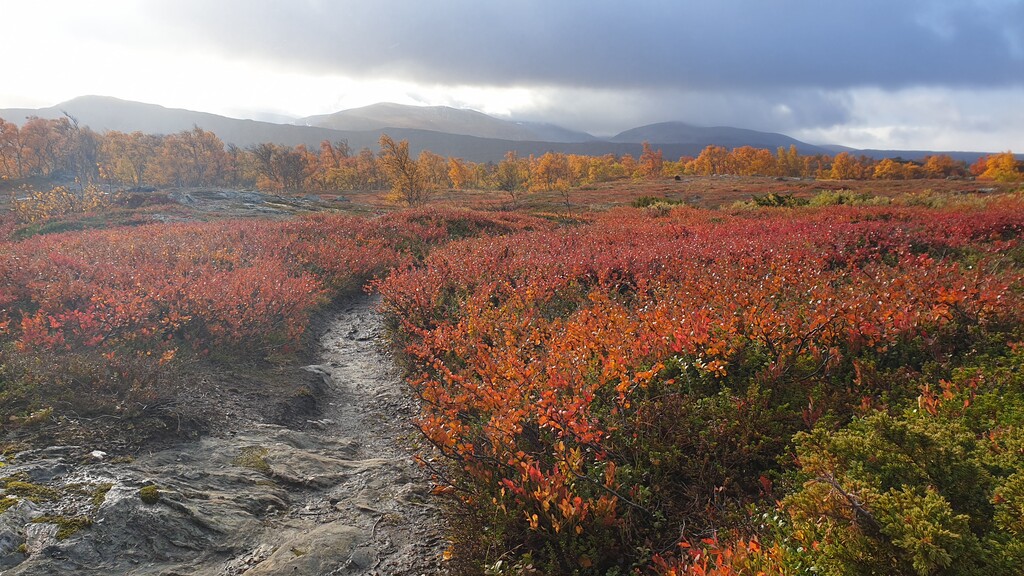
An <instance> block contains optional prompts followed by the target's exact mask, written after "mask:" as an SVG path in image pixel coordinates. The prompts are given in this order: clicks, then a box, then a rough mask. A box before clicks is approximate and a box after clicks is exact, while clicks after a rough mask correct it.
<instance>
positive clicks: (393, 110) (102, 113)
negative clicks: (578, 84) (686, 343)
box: [0, 96, 983, 162]
mask: <svg viewBox="0 0 1024 576" xmlns="http://www.w3.org/2000/svg"><path fill="white" fill-rule="evenodd" d="M65 113H67V114H69V115H71V116H72V117H74V118H75V119H77V120H78V121H79V122H80V123H81V124H82V125H84V126H88V127H90V128H92V129H93V130H96V131H98V132H103V131H107V130H117V131H120V132H135V131H140V132H145V133H150V134H170V133H174V132H180V131H183V130H190V129H191V128H193V127H194V126H198V127H200V128H203V129H204V130H209V131H211V132H214V133H215V134H217V136H219V137H220V139H221V140H223V141H224V142H225V143H226V144H234V145H236V146H239V147H242V148H245V147H248V146H252V145H254V144H259V143H262V142H273V143H275V144H281V145H285V146H297V145H299V144H304V145H306V146H310V147H315V146H318V145H319V144H320V142H323V141H324V140H328V141H331V142H337V141H342V140H344V141H346V142H348V144H349V146H350V147H351V148H352V149H353V150H360V149H362V148H370V149H376V148H377V142H378V140H379V139H380V135H381V133H383V132H386V133H388V134H389V135H390V136H392V137H393V138H395V139H397V140H408V141H409V146H410V150H411V151H412V152H413V153H414V154H418V153H419V152H420V151H422V150H430V151H432V152H435V153H437V154H440V155H442V156H454V157H460V158H464V159H466V160H470V161H473V162H497V161H499V160H501V158H502V157H503V156H504V155H505V153H506V152H508V151H510V150H512V151H515V152H517V153H518V154H519V155H520V156H529V155H531V154H532V155H542V154H544V153H546V152H563V153H569V154H583V155H590V156H600V155H604V154H616V155H622V154H631V155H633V156H637V155H639V154H640V151H641V146H640V144H641V143H642V142H644V141H647V142H650V143H652V144H656V148H658V149H660V150H661V151H662V152H663V153H664V157H665V158H668V159H675V158H679V157H681V156H696V155H697V154H699V153H700V151H701V150H702V149H704V148H705V147H706V146H708V145H711V144H714V145H718V146H724V147H726V148H737V147H740V146H753V147H756V148H768V149H771V150H774V149H775V148H777V147H779V146H783V147H789V146H790V145H795V146H796V147H797V150H799V151H800V152H801V153H802V154H835V153H836V151H837V150H840V149H842V150H845V151H849V152H850V153H852V154H866V155H868V156H871V157H873V158H878V159H880V158H887V157H902V158H905V159H920V158H921V157H923V156H925V155H927V154H929V152H927V151H899V150H855V149H852V148H846V147H841V148H840V147H835V146H815V145H812V144H808V143H806V142H801V141H800V140H796V139H794V138H791V137H789V136H786V135H784V134H777V133H772V132H760V131H757V130H749V129H744V128H734V127H728V126H717V127H701V126H694V125H691V124H686V123H683V122H662V123H657V124H649V125H646V126H640V127H637V128H633V129H630V130H626V131H624V132H621V133H619V134H617V135H616V136H614V137H612V138H610V139H607V140H602V139H598V138H595V137H594V136H592V135H590V134H587V133H584V132H575V131H572V130H568V129H566V128H562V127H560V126H557V125H554V124H540V123H531V122H514V121H509V120H502V119H499V118H494V117H492V116H488V115H486V114H483V113H481V112H476V111H473V110H458V109H455V108H449V107H445V106H430V107H418V106H404V105H399V104H387V103H382V104H374V105H371V106H366V107H363V108H356V109H351V110H343V111H340V112H336V113H334V114H328V115H322V116H310V117H307V118H304V119H302V120H299V121H298V123H297V124H277V123H273V122H260V121H256V120H245V119H238V118H229V117H226V116H220V115H217V114H210V113H206V112H196V111H192V110H184V109H179V108H166V107H164V106H159V105H156V104H145V103H141V102H133V101H129V100H121V99H118V98H112V97H107V96H82V97H79V98H74V99H72V100H68V101H67V102H63V103H60V104H57V105H55V106H50V107H47V108H38V109H27V108H9V109H0V118H3V119H4V120H7V121H9V122H15V123H19V124H20V123H23V122H24V121H25V119H26V118H29V117H31V116H38V117H40V118H48V119H53V118H60V117H61V116H63V115H64V114H65ZM949 154H950V155H951V156H953V157H954V158H957V159H961V160H966V161H967V162H973V161H974V160H976V159H977V158H978V157H979V156H982V155H983V153H981V152H950V153H949Z"/></svg>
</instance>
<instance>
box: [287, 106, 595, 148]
mask: <svg viewBox="0 0 1024 576" xmlns="http://www.w3.org/2000/svg"><path fill="white" fill-rule="evenodd" d="M296 124H298V125H301V126H317V127H320V128H331V129H333V130H382V129H387V128H410V129H416V130H431V131H434V132H444V133H447V134H460V135H463V136H476V137H479V138H497V139H499V140H537V141H545V142H587V141H592V140H595V138H594V137H593V136H591V135H590V134H586V133H584V132H574V131H572V130H568V129H566V128H562V127H560V126H555V125H554V124H540V123H530V122H513V121H510V120H502V119H500V118H495V117H493V116H488V115H487V114H484V113H482V112H477V111H476V110H459V109H457V108H450V107H448V106H407V105H404V104H393V103H390V102H382V103H379V104H371V105H370V106H364V107H362V108H352V109H349V110H342V111H340V112H335V113H334V114H324V115H319V116H309V117H307V118H302V119H300V120H298V121H296Z"/></svg>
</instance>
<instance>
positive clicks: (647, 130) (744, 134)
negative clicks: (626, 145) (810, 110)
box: [611, 122, 828, 154]
mask: <svg viewBox="0 0 1024 576" xmlns="http://www.w3.org/2000/svg"><path fill="white" fill-rule="evenodd" d="M611 141H612V142H632V143H639V142H644V141H647V142H650V143H652V144H661V143H673V144H690V145H693V146H695V147H697V148H698V149H701V148H704V147H705V146H708V145H711V144H714V145H717V146H725V147H726V148H737V147H739V146H753V147H755V148H768V149H769V150H774V149H775V148H778V147H779V146H782V147H785V148H788V147H789V146H790V145H795V146H796V147H797V150H799V151H800V153H801V154H826V153H828V151H827V150H825V149H824V148H822V147H820V146H814V145H812V144H808V143H806V142H801V141H799V140H797V139H795V138H790V137H789V136H786V135H785V134H776V133H774V132H758V131H757V130H747V129H744V128H732V127H729V126H714V127H704V126H694V125H692V124H687V123H685V122H659V123H657V124H648V125H646V126H640V127H638V128H633V129H630V130H626V131H625V132H621V133H619V134H617V135H615V136H613V137H612V138H611Z"/></svg>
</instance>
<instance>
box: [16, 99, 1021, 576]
mask: <svg viewBox="0 0 1024 576" xmlns="http://www.w3.org/2000/svg"><path fill="white" fill-rule="evenodd" d="M0 134H2V141H0V170H2V171H3V172H2V175H3V177H4V178H6V179H7V180H8V181H9V182H8V184H10V185H11V186H10V190H12V192H11V194H10V198H9V199H8V201H7V204H6V205H5V208H6V210H5V211H4V213H3V216H2V223H0V233H2V234H3V236H2V238H3V239H2V241H0V416H2V420H0V427H2V429H3V430H4V432H5V434H13V433H15V432H17V433H18V435H19V437H27V436H26V435H27V434H28V433H29V432H31V430H32V427H33V426H36V425H38V423H39V422H40V421H41V420H46V421H48V422H58V423H59V422H67V421H72V420H74V419H79V418H86V417H98V416H101V415H112V416H116V417H117V418H119V419H122V421H131V420H132V419H136V418H143V417H160V414H161V412H160V410H162V409H164V408H165V407H166V406H167V405H168V403H172V402H175V401H177V402H180V401H181V399H180V397H177V396H175V394H176V392H177V391H178V390H179V389H180V387H181V384H180V381H179V376H180V374H182V371H183V370H185V369H188V370H191V371H195V370H199V369H203V367H219V369H224V367H230V366H232V365H235V364H238V363H250V364H252V363H256V364H260V363H273V362H286V361H288V354H290V353H291V352H293V351H295V350H297V349H299V348H301V347H302V346H305V345H308V342H307V341H306V340H304V339H303V334H304V333H306V332H308V330H309V325H310V319H311V317H312V316H313V315H314V314H315V313H316V311H318V310H322V309H323V308H324V307H326V306H328V305H329V304H330V303H331V302H332V301H335V300H337V299H339V298H341V297H343V296H344V295H346V294H349V293H351V292H352V291H353V290H358V289H360V288H362V287H366V288H367V289H370V290H374V291H377V292H379V294H380V295H381V298H382V300H381V311H382V313H383V314H384V315H385V317H386V318H387V321H388V323H389V326H390V329H391V338H392V340H393V342H394V344H395V346H396V348H397V350H399V351H400V352H401V357H400V361H401V362H402V364H403V366H404V368H405V370H406V373H407V376H408V383H409V387H410V390H411V393H413V394H415V395H416V397H418V399H419V401H420V405H421V410H420V413H419V415H418V417H417V419H416V425H417V426H418V427H419V429H420V430H421V431H422V438H421V442H422V444H423V446H422V450H421V456H422V462H423V465H424V466H425V467H427V469H428V470H429V471H430V473H431V474H433V476H434V479H435V481H436V485H437V488H436V490H435V492H436V497H437V498H439V499H441V500H442V501H443V502H444V503H445V504H446V510H447V513H448V518H449V526H450V528H449V530H450V534H449V537H450V549H449V552H448V553H447V554H446V557H449V559H448V562H447V563H448V566H449V569H450V571H451V572H452V573H455V574H508V575H512V574H516V575H519V574H523V575H532V574H556V575H557V574H565V575H569V574H594V575H598V574H600V575H614V574H623V575H624V574H659V575H676V576H678V575H683V574H689V575H711V574H715V575H733V574H750V575H756V574H836V575H839V574H920V575H922V576H923V575H930V574H979V575H980V574H986V575H987V574H1007V575H1009V574H1018V573H1019V570H1020V566H1021V565H1022V564H1024V521H1022V518H1024V376H1022V374H1024V370H1022V369H1024V301H1022V298H1024V285H1022V279H1024V244H1022V233H1024V198H1022V197H1021V188H1020V185H1019V184H1015V182H1020V181H1021V180H1022V178H1024V175H1022V170H1021V166H1020V163H1019V162H1017V160H1016V159H1015V157H1014V156H1013V155H1012V154H1010V153H1003V154H994V155H990V156H987V157H985V158H983V159H981V160H979V162H977V163H975V164H974V165H972V166H966V165H964V164H962V163H959V162H956V161H954V160H952V159H951V158H949V157H948V156H942V155H935V156H931V157H929V158H928V159H926V160H925V161H924V162H920V163H918V162H908V161H899V160H892V159H890V160H882V161H877V162H876V161H874V160H870V159H867V158H858V157H853V156H851V155H849V154H838V155H836V156H835V157H831V158H829V157H819V156H801V155H800V154H798V153H797V152H796V150H795V149H790V150H776V151H768V150H756V149H753V148H738V149H735V150H726V149H724V148H719V147H714V146H712V147H708V148H707V149H705V150H704V151H703V152H702V153H701V154H700V155H699V156H698V157H696V158H690V159H685V158H684V159H679V160H678V161H669V160H664V159H663V158H661V154H660V153H659V152H657V151H655V150H654V149H653V148H652V147H651V146H645V147H644V151H643V154H642V155H641V156H640V157H639V158H637V159H633V158H630V157H628V156H625V157H598V158H591V157H582V156H575V155H566V154H558V153H550V154H545V155H543V156H540V157H531V158H519V157H517V156H515V155H514V154H509V155H507V156H506V157H505V158H504V159H503V160H502V161H501V162H498V163H494V164H473V163H469V162H464V161H461V160H459V159H455V158H447V159H446V158H443V157H440V156H438V155H435V154H430V153H428V152H424V153H421V154H419V155H418V157H416V158H412V157H411V156H410V153H409V145H408V143H407V142H394V141H393V140H391V139H390V138H388V137H386V136H385V137H382V138H381V148H380V150H379V151H376V152H374V151H370V150H363V151H360V152H358V153H353V152H352V151H350V150H348V148H347V147H346V146H345V145H344V143H324V144H322V145H321V147H320V149H319V150H309V149H306V148H305V147H301V146H300V147H297V148H287V147H281V146H278V145H273V144H265V145H260V146H255V147H253V148H251V149H247V150H240V149H237V148H233V147H230V146H229V147H225V146H224V145H223V144H222V143H221V142H220V141H219V140H218V139H217V137H216V136H215V135H213V134H211V133H209V132H205V131H203V130H201V129H199V128H196V129H194V130H191V131H187V132H182V133H179V134H173V135H167V136H152V135H144V134H139V133H136V134H120V133H113V132H108V133H106V134H95V133H93V132H91V131H89V130H88V129H86V128H81V127H79V126H77V125H75V123H74V122H72V121H71V120H68V119H65V120H58V121H45V120H38V119H37V120H32V121H29V122H28V123H26V124H25V125H24V126H21V127H18V126H15V125H13V124H8V123H5V124H3V125H0ZM722 174H727V175H737V176H744V177H754V176H761V177H768V178H762V180H773V179H775V178H811V179H820V180H828V179H837V180H856V179H865V180H874V181H875V182H874V184H872V186H877V187H878V189H879V190H884V188H885V186H887V185H888V184H887V182H888V181H889V180H890V179H902V180H906V179H919V180H920V183H921V189H922V191H923V190H924V189H925V188H927V187H930V186H932V185H935V183H937V182H938V181H939V180H938V179H943V180H942V181H946V180H945V179H948V178H953V179H957V178H974V177H976V178H978V179H982V180H991V181H992V182H995V183H1000V184H1001V187H999V188H998V189H997V190H996V191H990V192H985V193H978V192H976V191H974V192H970V193H965V194H937V193H936V194H917V195H886V194H881V193H880V194H878V195H871V194H867V193H857V194H852V193H847V192H844V191H842V190H837V189H836V188H835V187H824V186H823V188H822V189H823V191H822V192H820V193H818V194H817V195H813V196H811V197H808V198H802V197H794V196H788V195H784V194H781V195H780V194H775V195H758V196H756V197H751V195H750V194H749V193H747V192H746V191H743V190H740V191H739V192H738V193H737V199H742V200H746V201H744V202H738V203H736V204H731V205H725V206H724V207H722V208H718V209H704V208H697V207H693V206H687V205H685V204H684V203H680V202H678V201H666V199H665V198H663V197H652V196H647V197H635V198H632V199H631V200H634V202H633V204H634V205H632V206H631V205H630V202H629V201H626V202H623V203H621V204H622V205H620V206H619V207H616V208H613V209H610V210H603V211H591V210H582V209H577V210H576V211H575V212H574V213H573V214H571V215H568V214H565V213H562V212H559V211H544V212H541V213H531V212H530V211H529V210H526V209H524V208H523V206H522V204H523V202H522V201H523V200H524V199H525V198H527V197H529V196H530V195H531V194H534V193H539V192H546V193H549V194H552V195H553V197H555V198H558V197H559V195H562V194H564V195H565V196H564V198H563V199H564V201H565V205H566V207H567V208H569V207H571V204H572V203H571V202H570V199H571V197H570V196H569V194H583V193H584V192H585V191H584V190H583V188H585V187H586V186H589V185H593V184H595V183H599V182H610V183H611V186H612V188H611V189H612V190H615V189H616V187H617V186H621V187H623V188H625V187H627V186H632V185H633V184H631V183H634V182H636V181H643V182H663V181H668V182H671V181H672V178H673V177H674V176H676V175H681V176H687V177H691V176H692V177H694V178H697V177H699V176H701V175H722ZM33 179H34V180H33ZM40 179H43V180H40ZM45 179H50V180H45ZM710 180H711V179H707V181H710ZM39 181H48V182H53V183H56V184H59V185H57V186H51V187H48V189H42V190H28V189H23V188H21V187H19V184H20V183H23V182H39ZM815 181H817V180H815ZM697 182H698V185H700V182H702V180H700V179H699V178H698V180H697ZM737 182H741V181H740V180H737ZM743 182H745V181H743ZM180 186H190V187H200V186H220V187H235V188H246V187H256V188H258V189H260V190H265V191H275V192H279V191H295V192H303V193H311V192H312V193H315V192H323V193H328V192H337V193H342V192H346V191H350V190H362V189H379V190H381V191H382V193H383V194H384V195H385V196H389V197H390V198H391V199H392V200H393V201H394V203H395V204H396V207H395V208H394V209H390V210H386V211H382V212H381V213H375V214H372V215H365V214H354V213H344V212H341V211H340V209H341V208H344V206H342V207H341V208H339V209H338V210H327V209H321V210H320V211H318V212H316V213H310V214H306V215H302V216H297V217H288V218H282V217H278V218H247V219H239V218H231V217H228V218H214V217H211V216H210V215H209V214H198V213H192V212H189V210H188V209H187V208H186V207H181V206H177V205H173V206H172V204H171V203H170V201H169V200H168V199H167V196H166V194H163V193H162V192H161V191H160V190H155V191H146V190H142V191H140V190H138V189H140V188H144V187H152V188H157V189H163V188H167V187H180ZM449 188H456V189H459V188H467V189H474V190H480V194H482V195H486V196H491V197H497V198H501V199H502V202H500V203H496V204H492V205H487V206H488V207H489V208H488V209H486V210H485V209H478V210H467V209H462V208H455V207H451V206H448V205H442V204H440V203H438V202H435V201H432V198H436V193H437V192H438V191H440V190H445V189H449ZM132 189H135V190H132ZM988 189H989V188H988V187H987V185H986V190H988ZM118 190H120V192H117V191H118ZM744 196H745V197H744ZM406 205H407V206H409V207H405V206H406ZM577 205H578V204H577ZM113 214H116V215H117V216H116V217H114V216H111V215H113ZM167 214H170V215H172V216H173V218H171V219H172V220H175V221H173V222H161V221H160V219H158V218H157V216H160V215H163V216H166V215H167ZM83 215H84V216H83ZM85 216H87V217H89V218H92V220H90V222H91V224H90V226H88V228H89V229H78V228H76V227H75V226H69V225H67V223H69V222H71V223H74V222H76V218H81V217H85ZM167 219H168V218H166V217H164V218H163V220H167ZM62 223H64V224H63V225H62ZM162 407H163V408H162ZM154 411H156V413H155V414H154Z"/></svg>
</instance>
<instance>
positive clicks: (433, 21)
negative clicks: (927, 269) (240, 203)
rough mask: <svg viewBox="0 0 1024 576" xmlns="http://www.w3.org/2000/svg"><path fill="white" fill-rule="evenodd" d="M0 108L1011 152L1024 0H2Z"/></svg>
mask: <svg viewBox="0 0 1024 576" xmlns="http://www.w3.org/2000/svg"><path fill="white" fill-rule="evenodd" d="M0 16H2V18H3V22H4V27H3V32H2V34H0V39H2V43H3V45H4V46H5V47H7V48H8V50H7V53H8V57H7V58H5V60H4V68H6V74H5V75H4V76H5V79H4V81H3V82H0V108H11V107H31V108H35V107H45V106H52V105H55V104H58V103H60V102H63V101H66V100H69V99H71V98H74V97H76V96H82V95H87V94H94V95H104V96H114V97H118V98H123V99H127V100H137V101H141V102H148V103H153V104H160V105H163V106H168V107H173V108H187V109H191V110H198V111H203V112H212V113H216V114H223V115H226V116H232V117H236V118H254V119H260V120H271V121H276V120H282V119H284V118H286V117H287V118H300V117H303V116H309V115H314V114H327V113H331V112H336V111H338V110H343V109H346V108H354V107H359V106H365V105H368V104H372V103H375V102H398V103H402V104H417V105H446V106H453V107H457V108H471V109H474V110H479V111H482V112H485V113H488V114H492V115H495V116H499V117H503V118H511V119H516V120H531V121H545V122H553V123H556V124H559V125H562V126H565V127H567V128H572V129H577V130H584V131H587V132H590V133H592V134H595V135H598V136H610V135H613V134H615V133H618V132H620V131H622V130H626V129H629V128H632V127H635V126H639V125H643V124H649V123H654V122H663V121H684V122H689V123H691V124H697V125H702V126H719V125H728V126H737V127H742V128H752V129H756V130H766V131H772V132H782V133H785V134H788V135H790V136H793V137H795V138H798V139H801V140H805V141H808V142H812V143H817V144H823V143H828V144H842V145H847V146H852V147H857V148H884V149H905V150H906V149H924V150H978V151H1001V150H1008V149H1012V150H1014V151H1017V152H1024V0H861V1H859V2H839V1H830V0H773V1H771V2H765V1H763V0H742V1H741V0H715V1H708V0H703V1H691V0H661V1H658V0H634V1H629V2H627V1H622V0H619V1H611V0H558V1H553V0H432V1H428V0H360V1H347V0H333V1H332V0H103V1H94V2H83V1H82V0H3V2H2V3H0Z"/></svg>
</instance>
